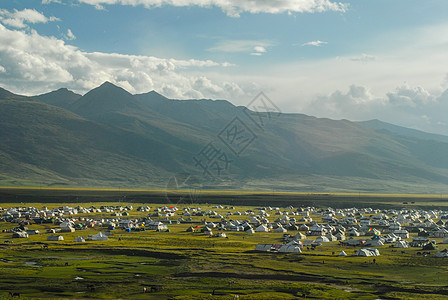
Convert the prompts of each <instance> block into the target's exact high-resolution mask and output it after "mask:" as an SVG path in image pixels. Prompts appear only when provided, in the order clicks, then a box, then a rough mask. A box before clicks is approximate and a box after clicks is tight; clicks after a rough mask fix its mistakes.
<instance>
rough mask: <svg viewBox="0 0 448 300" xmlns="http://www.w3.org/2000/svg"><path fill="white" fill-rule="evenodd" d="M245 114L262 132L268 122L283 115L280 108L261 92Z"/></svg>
mask: <svg viewBox="0 0 448 300" xmlns="http://www.w3.org/2000/svg"><path fill="white" fill-rule="evenodd" d="M243 112H244V114H245V115H246V116H247V117H248V118H249V119H250V120H251V121H252V122H253V123H254V124H255V125H256V126H257V127H258V128H259V129H261V130H263V128H264V126H265V125H266V123H267V122H269V121H270V120H272V119H273V118H276V117H279V116H280V115H281V114H282V112H281V110H280V108H278V107H277V105H275V103H274V102H272V100H271V99H269V98H268V96H266V94H265V93H263V92H260V93H259V94H258V95H257V96H256V97H255V98H254V99H253V100H252V101H251V102H250V103H249V104H248V105H247V106H246V107H245V108H244V110H243Z"/></svg>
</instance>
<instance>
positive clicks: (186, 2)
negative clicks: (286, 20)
mask: <svg viewBox="0 0 448 300" xmlns="http://www.w3.org/2000/svg"><path fill="white" fill-rule="evenodd" d="M78 1H79V2H82V3H86V4H90V5H94V6H95V7H103V5H112V4H119V5H132V6H137V5H143V6H144V7H146V8H148V9H150V8H154V7H161V6H163V5H172V6H199V7H218V8H220V9H221V10H222V11H223V12H225V13H226V14H227V15H228V16H231V17H239V16H240V14H241V13H251V14H257V13H270V14H280V13H292V12H297V13H316V12H326V11H337V12H345V11H346V10H347V8H348V4H344V3H341V2H334V1H330V0H301V1H297V0H270V1H266V0H252V1H247V0H226V1H217V0H78Z"/></svg>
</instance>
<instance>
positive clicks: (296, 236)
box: [294, 232, 306, 240]
mask: <svg viewBox="0 0 448 300" xmlns="http://www.w3.org/2000/svg"><path fill="white" fill-rule="evenodd" d="M294 239H295V240H304V239H306V235H304V234H303V233H301V232H298V233H297V234H296V235H295V236H294Z"/></svg>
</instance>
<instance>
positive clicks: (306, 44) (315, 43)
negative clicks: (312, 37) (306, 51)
mask: <svg viewBox="0 0 448 300" xmlns="http://www.w3.org/2000/svg"><path fill="white" fill-rule="evenodd" d="M325 44H328V42H323V41H319V40H317V41H311V42H307V43H304V44H302V46H315V47H320V46H322V45H325Z"/></svg>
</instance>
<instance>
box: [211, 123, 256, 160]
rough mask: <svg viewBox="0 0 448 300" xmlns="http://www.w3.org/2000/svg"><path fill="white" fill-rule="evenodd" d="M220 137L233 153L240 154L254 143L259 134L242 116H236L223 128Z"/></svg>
mask: <svg viewBox="0 0 448 300" xmlns="http://www.w3.org/2000/svg"><path fill="white" fill-rule="evenodd" d="M218 138H219V139H220V140H221V141H222V142H223V143H224V145H226V146H227V148H229V149H230V150H231V151H232V152H233V154H235V155H236V156H239V155H240V154H241V153H243V151H244V150H246V148H247V147H249V145H250V144H252V142H253V141H254V140H255V139H256V138H257V136H256V135H255V133H254V132H253V131H252V130H250V128H249V127H248V126H247V125H246V124H245V123H244V122H243V121H241V119H240V118H238V117H235V118H234V119H233V120H232V121H230V123H229V124H227V125H226V126H225V127H224V128H223V130H221V132H220V133H219V134H218Z"/></svg>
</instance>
